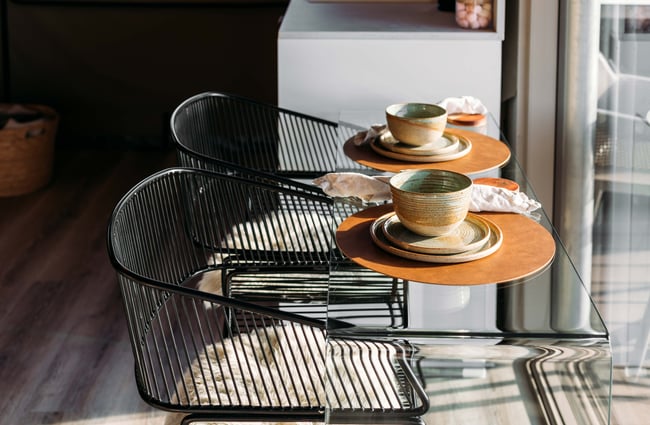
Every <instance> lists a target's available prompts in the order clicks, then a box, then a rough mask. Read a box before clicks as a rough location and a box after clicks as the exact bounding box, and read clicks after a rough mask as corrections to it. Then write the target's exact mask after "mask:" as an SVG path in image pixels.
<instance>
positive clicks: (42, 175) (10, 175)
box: [0, 104, 59, 196]
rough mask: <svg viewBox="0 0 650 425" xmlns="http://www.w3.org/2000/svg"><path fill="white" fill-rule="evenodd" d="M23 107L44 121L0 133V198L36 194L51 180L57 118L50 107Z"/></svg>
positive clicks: (7, 129)
mask: <svg viewBox="0 0 650 425" xmlns="http://www.w3.org/2000/svg"><path fill="white" fill-rule="evenodd" d="M23 106H24V107H25V108H28V109H31V110H36V111H40V112H42V113H43V114H44V115H45V117H44V118H43V119H38V120H36V121H33V122H27V123H22V124H20V125H19V126H18V127H16V128H3V129H2V130H0V196H17V195H23V194H26V193H30V192H33V191H35V190H36V189H39V188H41V187H43V186H45V185H46V184H47V183H48V182H49V181H50V178H51V177H52V165H53V162H54V161H53V160H54V139H55V137H56V130H57V126H58V123H59V118H58V115H57V113H56V112H55V111H54V110H53V109H51V108H49V107H47V106H42V105H23ZM0 107H7V105H1V104H0Z"/></svg>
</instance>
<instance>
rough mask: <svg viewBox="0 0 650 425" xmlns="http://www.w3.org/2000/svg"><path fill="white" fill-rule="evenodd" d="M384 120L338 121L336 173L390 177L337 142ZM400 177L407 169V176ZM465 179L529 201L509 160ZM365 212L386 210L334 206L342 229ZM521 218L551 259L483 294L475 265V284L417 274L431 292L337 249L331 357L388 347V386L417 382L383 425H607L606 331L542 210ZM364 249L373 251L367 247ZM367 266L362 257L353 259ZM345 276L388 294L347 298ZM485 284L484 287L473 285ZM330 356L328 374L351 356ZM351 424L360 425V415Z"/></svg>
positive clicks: (452, 269) (439, 270)
mask: <svg viewBox="0 0 650 425" xmlns="http://www.w3.org/2000/svg"><path fill="white" fill-rule="evenodd" d="M383 121H384V118H383V112H382V111H345V112H343V113H342V114H341V117H340V125H339V146H338V149H337V171H338V172H350V171H352V172H356V173H362V174H365V175H369V176H378V175H384V176H387V175H392V173H390V172H386V171H382V170H380V169H375V168H372V167H369V166H366V165H363V164H360V163H359V162H357V161H355V160H352V159H351V158H350V155H349V154H346V153H345V143H346V142H347V141H348V140H349V138H350V137H351V136H352V135H354V134H355V133H356V132H358V131H362V130H366V129H368V128H369V127H370V126H371V125H373V124H377V123H383ZM487 136H489V137H490V138H493V139H496V140H501V141H503V140H505V138H504V137H503V136H502V135H501V134H500V132H499V129H498V126H497V125H496V124H495V122H494V120H493V119H489V120H488V126H487ZM438 165H440V164H438ZM408 166H409V164H408V163H405V164H404V169H406V168H408ZM468 175H469V176H470V177H472V178H478V177H504V178H507V179H509V180H512V181H515V182H516V183H517V184H518V185H519V190H520V191H522V192H524V193H525V194H527V195H528V196H529V197H530V198H533V199H535V198H536V197H535V193H534V191H533V188H532V187H531V185H530V184H529V182H528V181H527V179H526V176H525V174H524V172H523V171H522V169H521V167H520V166H519V164H518V163H517V161H516V158H515V157H514V155H512V156H511V157H510V158H509V160H508V161H507V163H506V164H504V165H499V166H498V167H495V168H493V169H490V170H487V171H486V170H481V171H480V172H479V173H474V174H471V173H468ZM373 208H384V209H386V208H388V209H390V205H388V206H386V205H383V206H380V205H378V204H373V203H367V202H362V201H360V200H358V199H356V198H336V199H335V203H334V215H335V217H336V219H337V221H338V225H340V224H341V223H345V221H346V220H348V219H349V218H350V217H351V216H354V215H355V214H357V215H358V214H364V212H365V213H369V212H371V211H373V210H372V209H373ZM501 214H506V213H501ZM510 214H512V213H510ZM373 219H374V217H373ZM524 219H525V220H530V222H531V225H533V226H538V227H541V228H542V229H543V230H544V231H545V232H546V234H547V235H548V238H549V240H550V241H551V243H552V244H553V245H554V255H553V256H552V260H551V261H550V263H549V264H548V265H545V266H544V267H541V268H539V270H535V272H534V273H531V274H527V275H524V276H522V277H521V278H516V279H511V280H507V281H500V282H499V283H490V282H491V281H490V280H489V279H490V271H489V270H487V265H489V262H487V261H486V262H485V263H484V264H485V265H486V270H485V271H482V270H481V267H478V266H479V265H480V264H483V263H478V262H477V263H476V264H474V265H472V267H475V269H474V272H473V273H474V274H475V277H474V279H475V281H474V282H472V284H467V285H463V284H454V285H451V284H445V283H446V282H444V281H440V280H436V276H453V273H461V272H462V271H463V267H465V266H464V265H463V264H454V265H451V266H446V265H445V266H444V267H441V266H440V265H437V264H431V265H415V264H414V265H413V267H424V268H426V267H428V268H427V269H426V270H427V273H430V274H431V276H433V277H432V278H431V280H430V281H433V282H436V283H437V284H431V283H424V282H419V281H414V280H408V279H402V278H399V277H394V276H385V275H383V274H382V273H381V272H380V271H377V270H368V268H367V267H364V266H363V264H365V263H363V261H359V258H346V257H345V255H343V256H341V253H340V252H339V251H337V250H334V252H335V258H333V259H332V261H331V266H330V282H329V289H328V302H327V316H328V335H329V342H330V345H331V346H332V345H333V346H335V347H337V346H338V344H340V341H349V340H363V341H367V340H372V341H380V342H382V343H385V344H391V345H395V346H397V347H399V350H397V351H396V352H397V353H400V354H399V355H398V354H394V355H393V356H394V358H395V359H397V360H395V361H396V362H397V363H398V364H400V365H401V367H402V368H403V370H402V369H400V370H402V372H399V373H398V372H395V374H396V376H402V375H403V372H404V370H406V372H407V373H406V374H405V375H406V376H409V374H412V375H413V376H414V378H413V379H412V381H413V382H411V380H407V381H408V382H411V383H410V384H409V385H406V386H405V389H404V390H403V391H402V393H401V394H400V397H402V398H403V399H404V400H408V401H409V402H408V403H406V404H408V408H406V407H405V405H403V404H400V403H397V404H398V406H397V408H396V407H394V406H393V407H391V409H389V410H388V411H387V413H386V412H384V414H382V415H383V416H382V421H388V422H390V421H394V422H395V423H478V422H480V423H495V424H497V423H555V422H556V421H560V420H564V421H567V420H568V421H569V422H574V423H584V424H595V423H609V403H610V396H611V390H610V387H611V349H610V345H609V334H608V331H607V328H606V327H605V325H604V323H603V320H602V319H601V316H600V314H599V312H598V310H597V309H596V307H595V306H594V303H593V302H592V299H591V296H590V294H589V292H588V291H587V289H586V288H585V286H584V285H583V282H582V280H581V278H580V276H579V275H578V273H577V272H576V269H575V268H574V266H573V264H572V262H571V259H570V258H569V257H568V255H567V252H566V250H565V248H564V246H563V245H562V242H561V240H560V239H559V237H558V235H557V233H556V232H555V230H554V229H553V226H552V224H551V222H550V220H549V218H548V216H547V215H546V213H545V211H543V210H542V209H539V210H536V211H534V212H533V213H531V214H530V215H529V216H526V217H524ZM340 228H342V227H340ZM346 230H347V229H346ZM364 231H365V230H364ZM354 237H355V238H358V239H363V238H364V237H367V238H370V234H369V233H365V236H364V233H363V232H362V233H359V234H355V236H354ZM524 239H525V238H524ZM528 239H529V240H524V242H522V243H525V244H529V245H530V246H532V249H533V250H534V248H535V243H536V241H535V237H529V238H528ZM337 240H338V239H337ZM509 243H513V242H512V238H509V237H508V235H507V234H506V235H505V236H504V239H503V245H502V248H500V249H503V248H505V249H508V247H509V246H508V245H507V244H509ZM529 248H530V247H529ZM363 249H364V250H366V251H368V250H373V249H376V247H373V246H372V243H370V244H366V245H364V248H363ZM523 251H525V250H522V252H523ZM507 252H508V257H509V258H508V261H509V262H510V263H511V264H512V265H513V267H516V265H517V264H518V262H521V261H525V258H521V255H523V254H520V253H519V252H518V251H517V250H511V251H507ZM365 255H366V253H364V252H361V254H360V256H359V257H364V256H365ZM500 267H501V266H500ZM444 273H451V274H447V275H445V274H444ZM351 276H360V278H359V279H357V280H356V282H357V283H356V284H357V285H364V282H368V284H374V282H377V281H382V279H383V280H386V281H388V282H389V283H390V284H387V285H384V286H383V288H384V291H385V292H384V296H383V297H382V296H375V297H372V298H367V299H359V298H350V297H348V296H346V294H348V293H349V291H350V282H351V278H350V277H351ZM482 276H484V277H485V279H486V281H485V282H486V283H483V282H482V281H481V278H482ZM452 280H453V279H452ZM375 295H376V294H375ZM330 348H331V347H330ZM329 351H330V360H331V361H330V363H329V364H330V366H331V367H332V372H333V371H334V369H337V370H338V369H340V368H337V367H334V366H332V365H337V364H339V362H340V361H342V358H343V357H344V356H346V355H348V354H349V353H348V354H346V353H347V352H346V351H345V350H336V349H330V350H329ZM368 355H369V356H372V354H368ZM398 360H399V361H398ZM369 368H370V369H372V366H370V367H369ZM396 379H397V378H396ZM397 380H398V381H399V382H402V383H403V380H401V381H400V380H399V379H397ZM398 388H401V387H398ZM423 394H424V396H422V395H423ZM328 406H329V407H330V408H328V409H327V415H326V417H327V420H328V422H330V423H337V422H348V421H349V418H348V417H346V416H345V415H346V414H349V413H350V412H349V411H347V410H341V409H337V408H335V406H332V405H331V404H328ZM402 407H404V409H401V408H402ZM418 408H419V409H420V410H419V411H417V409H418ZM414 409H415V410H414ZM341 412H343V413H341ZM417 412H419V413H417ZM370 416H371V417H372V418H373V420H377V419H378V418H379V417H378V416H374V415H372V414H371V415H370ZM477 418H481V419H477ZM356 419H359V420H360V418H359V417H358V416H357V418H356ZM477 421H478V422H477ZM371 422H372V420H371Z"/></svg>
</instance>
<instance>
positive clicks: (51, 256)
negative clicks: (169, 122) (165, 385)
mask: <svg viewBox="0 0 650 425" xmlns="http://www.w3.org/2000/svg"><path fill="white" fill-rule="evenodd" d="M173 164H174V156H173V153H172V152H166V151H141V152H121V151H110V150H96V151H60V152H57V158H56V166H55V175H54V178H53V181H52V183H51V184H50V185H49V186H48V187H47V188H45V189H43V190H40V191H38V192H35V193H33V194H30V195H26V196H21V197H16V198H4V199H3V198H0V300H2V302H1V303H0V424H1V425H5V424H6V425H35V424H75V425H86V424H109V425H111V424H135V425H144V424H156V425H158V424H162V422H163V420H164V417H165V414H164V413H163V412H160V411H157V410H155V409H153V408H151V407H149V406H147V405H146V404H145V403H144V402H142V401H141V399H140V397H139V395H138V393H137V390H136V387H135V383H134V382H135V381H134V377H133V361H132V355H131V349H130V345H129V341H128V335H127V329H126V323H125V320H124V316H123V313H122V306H121V300H120V294H119V290H118V285H117V282H116V278H115V274H114V272H113V269H112V267H111V265H110V262H109V259H108V255H107V250H106V236H105V234H106V227H107V224H108V221H109V216H110V213H111V210H112V208H113V207H114V205H115V204H116V202H117V201H118V200H119V199H120V197H121V196H122V195H123V194H124V193H125V192H126V191H127V190H128V189H129V188H130V187H132V186H133V185H134V184H135V183H136V182H138V181H140V180H141V179H142V178H144V177H145V176H147V175H149V174H151V173H152V172H154V171H156V170H160V169H163V168H166V167H168V166H170V165H173ZM615 382H616V384H615V386H614V401H613V409H612V412H613V418H612V423H614V424H625V425H635V424H641V423H644V424H645V423H647V418H648V417H649V416H650V379H648V378H647V377H643V376H642V377H640V378H639V379H637V380H625V379H623V377H622V374H621V373H620V371H619V370H617V371H616V375H615Z"/></svg>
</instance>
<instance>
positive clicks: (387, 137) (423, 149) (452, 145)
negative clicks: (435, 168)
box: [379, 131, 460, 156]
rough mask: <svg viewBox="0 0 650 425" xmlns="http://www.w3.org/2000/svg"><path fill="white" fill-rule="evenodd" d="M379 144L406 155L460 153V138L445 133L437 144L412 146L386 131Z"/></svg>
mask: <svg viewBox="0 0 650 425" xmlns="http://www.w3.org/2000/svg"><path fill="white" fill-rule="evenodd" d="M379 143H380V144H381V146H382V147H383V148H385V149H388V150H389V151H392V152H397V153H402V154H406V155H416V156H431V155H442V154H447V153H450V152H454V150H456V151H458V144H459V143H460V142H459V138H458V136H454V135H453V134H449V133H444V134H443V135H442V137H441V138H439V139H438V140H436V141H435V142H430V143H427V144H425V145H421V146H412V145H408V144H406V143H404V142H400V141H399V140H397V139H396V138H395V137H394V136H393V135H392V134H391V132H390V131H386V132H385V133H384V134H382V135H381V136H380V137H379Z"/></svg>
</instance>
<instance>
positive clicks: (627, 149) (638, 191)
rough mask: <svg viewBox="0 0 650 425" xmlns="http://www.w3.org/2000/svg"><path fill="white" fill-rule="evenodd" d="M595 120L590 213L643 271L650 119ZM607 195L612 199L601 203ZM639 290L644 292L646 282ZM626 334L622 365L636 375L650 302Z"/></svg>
mask: <svg viewBox="0 0 650 425" xmlns="http://www.w3.org/2000/svg"><path fill="white" fill-rule="evenodd" d="M596 124H597V125H596V143H595V160H594V162H595V175H594V179H595V184H594V217H595V222H596V225H597V226H600V227H602V228H603V230H601V232H602V234H603V236H600V235H599V236H600V237H607V235H611V236H609V238H610V239H611V240H606V241H605V242H604V245H605V246H606V249H607V250H611V251H615V250H616V249H618V250H620V252H619V255H621V254H622V253H624V252H625V253H627V254H626V257H627V261H629V262H630V266H629V267H630V274H632V275H634V274H636V275H637V276H644V271H643V267H644V265H645V264H646V261H645V258H646V256H647V254H646V251H647V249H648V244H647V240H648V239H647V231H644V229H647V228H648V210H647V207H643V206H644V205H646V206H647V204H648V202H649V200H650V123H648V122H647V121H645V119H643V118H641V117H637V116H631V115H624V114H616V113H613V112H611V111H606V110H599V113H598V119H597V123H596ZM608 196H609V197H611V199H612V200H611V201H610V202H605V201H604V200H605V199H607V197H608ZM635 205H636V207H635ZM635 251H636V252H635ZM614 261H618V262H620V261H622V260H621V259H620V258H619V259H617V260H614ZM617 273H619V276H620V272H617ZM632 279H633V278H632ZM641 279H642V278H641ZM627 283H628V285H629V283H631V282H630V281H628V282H627ZM621 289H623V290H626V291H633V290H634V289H633V288H631V287H630V286H628V287H627V288H620V287H618V288H616V292H618V293H619V294H620V293H621ZM637 291H639V290H638V289H637ZM640 291H642V292H643V294H647V288H646V287H644V288H643V289H640ZM636 296H637V297H638V295H636ZM624 311H626V312H628V311H629V309H625V310H624ZM618 320H620V319H618ZM615 334H616V333H615ZM625 335H626V336H625V337H623V338H626V339H627V340H626V341H621V342H622V343H623V344H625V345H629V346H630V349H629V352H628V353H627V359H626V360H625V364H626V365H627V366H629V369H630V372H631V373H632V374H634V375H637V374H638V373H639V372H640V370H641V367H642V366H643V363H644V361H645V359H646V356H647V352H648V345H649V344H650V301H649V302H647V303H646V305H645V307H644V309H643V312H642V313H641V315H640V317H639V318H638V319H637V320H636V323H631V324H628V325H627V329H626V331H625Z"/></svg>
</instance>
